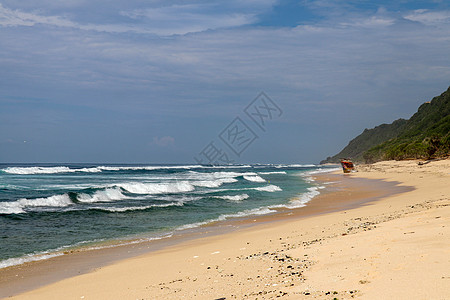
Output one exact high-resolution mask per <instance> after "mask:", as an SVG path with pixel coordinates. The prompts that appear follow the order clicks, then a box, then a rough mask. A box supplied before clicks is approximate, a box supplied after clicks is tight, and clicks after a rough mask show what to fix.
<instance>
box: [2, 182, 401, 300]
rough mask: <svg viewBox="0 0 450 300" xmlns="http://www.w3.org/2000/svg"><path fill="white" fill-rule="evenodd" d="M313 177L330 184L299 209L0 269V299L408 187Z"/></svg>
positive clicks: (325, 211) (340, 207) (70, 252)
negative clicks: (193, 244)
mask: <svg viewBox="0 0 450 300" xmlns="http://www.w3.org/2000/svg"><path fill="white" fill-rule="evenodd" d="M312 177H313V178H314V180H315V181H317V182H319V183H321V184H323V183H327V182H328V183H329V184H327V189H322V190H321V193H320V194H319V195H317V196H315V197H313V198H312V199H311V200H310V201H309V202H308V203H307V204H306V206H304V207H300V208H294V209H288V208H279V209H277V212H276V213H271V214H267V215H255V216H246V217H242V218H233V219H229V220H225V221H218V222H214V223H212V224H207V225H203V226H200V227H197V228H194V229H191V230H184V231H181V232H178V233H175V234H174V235H173V236H171V237H168V238H163V239H160V240H153V241H142V242H139V243H130V244H124V245H111V247H109V246H106V247H104V248H100V249H89V248H87V249H83V248H81V249H80V250H74V251H69V253H66V254H64V255H61V256H55V257H52V258H49V259H45V260H39V261H32V262H26V263H24V264H20V265H14V266H10V267H6V268H3V269H0V291H1V292H0V297H10V296H13V295H16V294H19V293H23V292H27V291H30V290H33V289H35V288H39V287H41V286H45V285H48V284H51V283H54V282H58V281H60V280H63V279H66V278H70V277H74V276H78V275H81V274H86V273H89V272H91V271H93V270H95V269H97V268H101V267H104V266H107V265H109V264H114V263H115V262H118V261H122V260H125V259H129V258H133V257H136V256H139V255H143V254H148V253H152V252H155V251H158V250H164V249H167V248H170V247H173V246H177V245H179V244H181V243H183V242H188V241H195V240H199V239H204V238H207V237H211V236H220V235H223V234H229V233H233V232H236V231H239V230H243V229H246V228H252V227H258V226H261V225H264V224H268V223H272V222H289V221H290V220H295V219H298V218H308V217H311V216H314V215H319V214H326V213H331V212H334V211H340V210H344V209H349V208H355V207H358V206H361V205H364V204H366V203H370V202H371V201H376V200H377V199H379V198H380V197H383V196H387V195H389V194H390V195H392V194H395V193H400V192H404V191H406V190H408V188H400V187H398V186H397V184H396V183H391V182H383V181H379V180H373V179H372V180H367V179H354V178H351V177H348V176H345V177H342V176H341V174H340V173H339V174H337V175H336V174H333V173H319V174H314V175H313V176H312ZM350 190H351V191H350ZM349 193H352V195H351V197H350V198H348V199H347V198H346V196H347V195H348V194H349ZM331 200H332V201H331ZM42 270H44V273H43V272H42Z"/></svg>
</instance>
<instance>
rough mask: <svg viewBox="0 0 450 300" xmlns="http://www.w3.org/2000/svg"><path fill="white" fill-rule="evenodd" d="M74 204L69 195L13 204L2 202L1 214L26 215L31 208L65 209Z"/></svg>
mask: <svg viewBox="0 0 450 300" xmlns="http://www.w3.org/2000/svg"><path fill="white" fill-rule="evenodd" d="M71 204H73V202H72V200H70V197H69V195H68V194H63V195H53V196H50V197H46V198H36V199H25V198H22V199H19V200H17V201H13V202H0V214H20V213H24V212H25V211H24V208H29V207H65V206H69V205H71Z"/></svg>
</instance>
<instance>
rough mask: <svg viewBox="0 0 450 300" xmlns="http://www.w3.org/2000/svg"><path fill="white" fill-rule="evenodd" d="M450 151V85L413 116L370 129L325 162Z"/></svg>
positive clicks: (428, 155) (435, 154)
mask: <svg viewBox="0 0 450 300" xmlns="http://www.w3.org/2000/svg"><path fill="white" fill-rule="evenodd" d="M448 155H450V87H449V88H448V89H447V91H445V92H444V93H442V94H441V95H440V96H437V97H434V98H433V99H432V100H431V101H430V102H426V103H424V104H422V105H421V106H420V107H419V109H418V111H417V112H416V113H415V114H414V115H413V116H412V117H411V118H410V119H409V120H404V119H398V120H396V121H394V122H393V123H392V124H382V125H379V126H376V127H375V128H373V129H366V130H364V132H363V133H361V134H360V135H359V136H357V137H356V138H354V139H353V140H351V141H350V143H349V144H348V145H347V146H346V147H345V148H344V149H342V151H341V152H339V153H338V154H336V155H334V156H332V157H328V158H327V159H325V160H323V161H322V162H321V163H336V162H339V159H341V158H350V159H353V160H355V161H358V162H367V163H371V162H376V161H380V160H391V159H395V160H402V159H413V158H416V159H417V158H421V159H430V158H436V157H445V156H448Z"/></svg>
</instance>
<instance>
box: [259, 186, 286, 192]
mask: <svg viewBox="0 0 450 300" xmlns="http://www.w3.org/2000/svg"><path fill="white" fill-rule="evenodd" d="M254 190H257V191H261V192H281V191H282V189H281V188H280V187H279V186H276V185H273V184H270V185H267V186H262V187H257V188H254Z"/></svg>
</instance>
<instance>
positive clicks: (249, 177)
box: [244, 175, 266, 182]
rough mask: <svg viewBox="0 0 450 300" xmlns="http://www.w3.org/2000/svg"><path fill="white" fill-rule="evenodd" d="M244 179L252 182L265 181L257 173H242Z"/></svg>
mask: <svg viewBox="0 0 450 300" xmlns="http://www.w3.org/2000/svg"><path fill="white" fill-rule="evenodd" d="M244 179H245V180H248V181H252V182H266V180H265V179H264V178H262V177H261V176H259V175H244Z"/></svg>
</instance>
